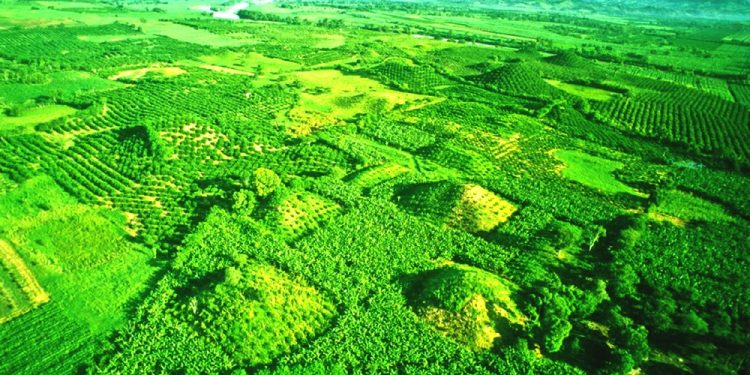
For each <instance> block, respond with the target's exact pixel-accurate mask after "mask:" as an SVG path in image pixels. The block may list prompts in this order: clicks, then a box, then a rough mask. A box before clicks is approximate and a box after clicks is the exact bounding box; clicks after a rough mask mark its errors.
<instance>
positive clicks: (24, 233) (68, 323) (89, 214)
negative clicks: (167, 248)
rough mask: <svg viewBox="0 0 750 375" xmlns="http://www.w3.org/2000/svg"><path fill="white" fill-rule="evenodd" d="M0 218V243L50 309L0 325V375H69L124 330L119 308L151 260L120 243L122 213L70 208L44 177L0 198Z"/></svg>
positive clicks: (149, 268) (140, 283) (151, 269)
mask: <svg viewBox="0 0 750 375" xmlns="http://www.w3.org/2000/svg"><path fill="white" fill-rule="evenodd" d="M0 212H3V214H2V216H0V227H1V228H3V230H2V232H0V236H3V237H6V238H7V239H8V240H10V242H11V243H13V244H14V245H15V247H16V249H17V251H18V252H19V254H20V255H21V256H22V257H23V258H24V260H25V261H26V263H27V264H28V265H29V266H30V268H31V270H32V271H33V272H34V274H35V275H36V276H37V279H38V280H39V283H40V284H41V285H42V286H43V287H44V288H45V289H46V290H47V291H48V293H49V294H50V302H49V303H47V304H45V305H43V306H41V307H39V308H38V309H36V310H33V311H31V312H29V313H27V314H25V315H23V316H21V317H19V318H17V319H15V320H12V321H11V322H9V323H6V324H3V325H1V326H0V341H2V342H7V343H9V345H2V346H0V356H2V357H3V358H4V359H7V360H3V361H2V362H0V372H2V373H44V372H71V371H73V370H74V368H75V366H77V363H80V362H84V361H87V360H89V359H90V356H91V355H92V353H94V352H95V351H96V350H97V349H98V345H99V344H98V342H99V340H100V339H103V338H105V337H106V336H107V335H108V333H110V332H112V331H113V330H114V329H115V328H117V327H119V326H120V325H121V324H122V323H124V321H125V318H126V314H125V310H124V308H125V306H126V305H127V303H128V302H129V301H130V299H131V298H133V297H135V296H136V295H137V294H138V293H139V292H140V291H141V290H142V287H143V285H144V284H145V283H146V282H147V280H148V279H149V278H150V277H151V276H152V274H153V272H154V271H155V268H154V267H153V266H151V265H149V260H150V258H151V257H150V255H149V254H146V253H144V249H143V248H141V247H140V246H137V245H135V244H133V243H131V242H130V241H129V240H128V239H127V238H126V237H125V234H124V231H123V229H122V224H123V223H124V219H123V217H122V215H121V214H119V213H118V212H116V211H112V210H109V209H92V208H89V207H86V206H82V205H79V204H77V203H76V202H75V201H74V200H73V199H72V198H71V197H70V196H68V195H67V194H66V193H65V192H63V191H62V190H61V189H60V188H59V187H58V186H57V185H56V184H55V183H54V182H53V181H52V180H51V179H49V178H48V177H44V176H42V177H36V178H34V179H32V180H29V181H27V182H25V183H24V184H22V185H21V186H19V188H18V189H16V190H13V191H10V192H9V193H7V194H5V195H3V196H1V197H0ZM42 327H44V328H42ZM11 337H13V340H11V339H10V338H11ZM63 341H64V342H63ZM28 358H37V359H36V360H34V361H29V360H28ZM71 358H75V359H76V360H70V359H71Z"/></svg>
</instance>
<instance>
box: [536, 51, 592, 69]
mask: <svg viewBox="0 0 750 375" xmlns="http://www.w3.org/2000/svg"><path fill="white" fill-rule="evenodd" d="M544 61H545V62H547V63H550V64H554V65H558V66H567V67H571V68H582V67H585V66H586V65H587V62H586V59H584V58H583V57H581V56H579V55H578V54H577V53H575V52H574V51H570V50H568V51H563V52H560V53H558V54H556V55H554V56H550V57H548V58H546V59H544Z"/></svg>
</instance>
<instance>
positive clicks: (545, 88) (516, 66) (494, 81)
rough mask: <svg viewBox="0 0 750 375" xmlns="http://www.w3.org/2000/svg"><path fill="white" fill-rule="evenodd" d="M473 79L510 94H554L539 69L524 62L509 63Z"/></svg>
mask: <svg viewBox="0 0 750 375" xmlns="http://www.w3.org/2000/svg"><path fill="white" fill-rule="evenodd" d="M473 79H474V80H475V81H477V82H479V83H480V84H483V85H484V86H487V87H489V88H491V89H493V90H496V91H500V92H503V93H507V94H511V95H529V94H530V93H535V95H546V96H551V95H553V94H554V89H553V88H552V86H550V85H548V84H547V82H545V81H544V79H542V75H541V74H540V73H539V70H538V69H535V68H534V67H533V66H531V65H530V64H529V63H525V62H518V63H509V64H506V65H503V66H501V67H499V68H497V69H494V70H492V71H489V72H487V73H485V74H482V75H479V76H476V77H474V78H473Z"/></svg>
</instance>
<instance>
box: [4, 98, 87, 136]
mask: <svg viewBox="0 0 750 375" xmlns="http://www.w3.org/2000/svg"><path fill="white" fill-rule="evenodd" d="M75 112H76V110H75V108H71V107H68V106H66V105H59V104H51V105H45V106H40V107H34V108H31V109H28V110H25V111H22V112H21V113H19V116H4V115H0V131H3V130H10V129H13V130H17V129H19V128H23V129H25V130H33V128H34V126H35V125H38V124H43V123H46V122H50V121H52V120H56V119H58V118H61V117H65V116H69V115H72V114H73V113H75Z"/></svg>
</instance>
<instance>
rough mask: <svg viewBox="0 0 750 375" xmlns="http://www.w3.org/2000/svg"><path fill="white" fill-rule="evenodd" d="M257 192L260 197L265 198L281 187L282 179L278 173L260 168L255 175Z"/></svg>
mask: <svg viewBox="0 0 750 375" xmlns="http://www.w3.org/2000/svg"><path fill="white" fill-rule="evenodd" d="M253 180H254V184H255V192H256V193H257V194H258V196H259V197H261V198H265V197H267V196H269V195H271V194H272V193H273V192H274V191H275V190H276V188H278V187H279V186H281V178H279V176H278V175H277V174H276V172H274V171H272V170H270V169H268V168H258V169H256V170H255V173H253Z"/></svg>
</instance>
